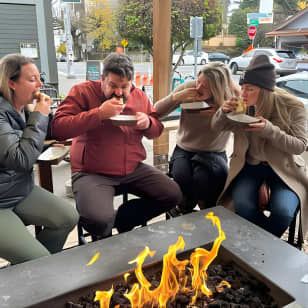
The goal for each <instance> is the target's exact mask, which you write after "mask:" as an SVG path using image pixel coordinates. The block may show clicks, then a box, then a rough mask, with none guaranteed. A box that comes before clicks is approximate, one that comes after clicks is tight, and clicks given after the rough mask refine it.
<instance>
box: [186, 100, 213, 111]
mask: <svg viewBox="0 0 308 308" xmlns="http://www.w3.org/2000/svg"><path fill="white" fill-rule="evenodd" d="M180 106H181V107H182V109H184V110H205V109H209V108H212V107H210V106H209V104H208V103H206V102H193V103H183V104H181V105H180Z"/></svg>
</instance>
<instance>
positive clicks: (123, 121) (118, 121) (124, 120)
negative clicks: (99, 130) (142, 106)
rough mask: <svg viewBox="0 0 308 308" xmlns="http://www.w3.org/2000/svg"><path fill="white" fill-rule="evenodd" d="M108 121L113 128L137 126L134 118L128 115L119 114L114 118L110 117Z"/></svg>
mask: <svg viewBox="0 0 308 308" xmlns="http://www.w3.org/2000/svg"><path fill="white" fill-rule="evenodd" d="M110 120H111V121H112V124H113V125H115V126H123V125H125V126H132V125H136V124H137V119H136V116H135V115H129V114H119V115H117V116H115V117H111V118H110Z"/></svg>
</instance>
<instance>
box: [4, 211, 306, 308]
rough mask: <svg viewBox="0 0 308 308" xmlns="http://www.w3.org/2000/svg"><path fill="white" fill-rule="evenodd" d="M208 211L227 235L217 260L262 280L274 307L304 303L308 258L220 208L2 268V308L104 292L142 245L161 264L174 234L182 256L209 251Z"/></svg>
mask: <svg viewBox="0 0 308 308" xmlns="http://www.w3.org/2000/svg"><path fill="white" fill-rule="evenodd" d="M209 211H212V212H214V213H215V215H216V216H218V217H219V218H220V220H221V224H222V229H223V230H224V232H225V234H226V240H225V241H224V242H223V244H222V245H223V247H220V250H219V255H218V259H217V260H218V261H220V260H225V261H230V260H231V261H233V262H234V263H235V264H237V266H239V267H241V268H243V269H245V270H246V271H247V272H248V273H250V274H252V275H253V276H254V277H256V279H258V280H260V281H262V282H263V283H265V284H266V286H267V287H268V288H270V293H271V295H272V296H273V298H275V299H276V300H277V301H278V302H277V303H278V307H300V306H299V305H301V306H302V307H308V284H307V283H305V281H306V280H305V279H307V278H305V275H307V274H308V257H307V256H306V255H305V254H304V253H302V252H300V251H298V250H297V249H295V248H294V247H292V246H290V245H288V244H287V243H285V242H283V241H281V240H280V239H277V238H276V237H274V236H272V235H271V234H269V233H267V232H266V231H264V230H262V229H260V228H258V227H256V226H254V225H252V224H251V223H249V222H247V221H245V220H244V219H242V218H240V217H238V216H237V215H235V214H234V213H232V212H230V211H228V210H226V209H224V208H222V207H215V208H211V209H208V210H204V211H201V212H196V213H192V214H190V215H185V216H182V217H178V218H176V219H172V220H170V221H164V222H159V223H156V224H153V225H149V226H147V227H145V228H140V229H137V230H134V231H132V232H128V233H125V234H121V235H118V236H114V237H111V238H108V239H105V240H102V241H99V242H95V243H91V244H88V245H86V246H82V247H76V248H73V249H70V250H67V251H64V252H62V253H59V254H57V255H53V256H51V257H45V258H41V259H38V260H35V261H31V262H27V263H24V264H21V265H17V266H13V267H10V268H7V269H3V270H1V272H0V273H1V279H0V306H1V307H10V308H13V307H14V308H18V307H53V308H55V307H66V306H65V304H66V303H67V302H68V301H74V302H75V301H76V300H77V299H78V298H79V297H80V296H82V295H86V294H89V293H90V292H94V291H96V290H108V287H110V285H111V284H112V283H114V281H116V280H117V279H120V277H121V279H122V280H123V276H122V274H121V273H124V272H127V271H132V270H133V269H134V268H135V264H128V262H129V261H130V260H133V259H135V258H136V256H137V255H138V253H139V252H140V251H142V250H143V249H144V247H145V246H148V247H150V249H151V250H156V254H155V255H154V256H153V258H151V259H150V260H149V261H151V262H152V263H153V264H154V265H157V264H160V263H161V259H162V257H163V255H164V254H165V253H166V252H167V250H168V247H169V246H170V245H171V244H174V243H176V242H177V240H178V236H182V237H183V238H184V240H185V242H186V246H185V249H184V252H183V253H184V254H187V253H189V252H190V251H192V250H193V249H195V248H196V247H205V248H206V249H210V247H212V243H213V241H214V240H215V238H216V237H217V230H216V229H215V228H213V226H212V224H211V222H209V221H207V220H205V219H204V216H205V214H206V213H207V212H209ZM96 252H100V253H101V256H100V258H99V259H98V260H97V261H96V262H95V264H93V265H92V266H85V265H86V264H87V263H88V261H89V260H90V259H91V258H92V256H93V255H94V254H95V253H96ZM147 261H148V260H147ZM153 264H151V265H152V266H153ZM149 266H150V264H148V265H147V267H149ZM154 267H155V266H154ZM295 303H296V304H295Z"/></svg>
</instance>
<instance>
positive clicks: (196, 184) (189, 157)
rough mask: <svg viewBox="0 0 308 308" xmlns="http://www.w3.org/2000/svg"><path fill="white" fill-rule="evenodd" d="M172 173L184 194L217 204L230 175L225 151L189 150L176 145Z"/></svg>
mask: <svg viewBox="0 0 308 308" xmlns="http://www.w3.org/2000/svg"><path fill="white" fill-rule="evenodd" d="M170 167H171V174H172V176H173V178H174V180H175V181H176V182H177V183H178V184H179V186H180V187H181V190H182V192H183V195H184V196H186V197H188V198H190V199H193V200H195V201H196V202H197V200H202V201H204V202H205V204H206V207H211V206H215V205H216V202H217V199H218V197H219V195H220V193H221V192H222V190H223V188H224V185H225V181H226V179H227V175H228V164H227V156H226V153H225V152H198V153H196V152H188V151H185V150H183V149H181V148H180V147H178V146H176V148H175V150H174V152H173V155H172V158H171V166H170Z"/></svg>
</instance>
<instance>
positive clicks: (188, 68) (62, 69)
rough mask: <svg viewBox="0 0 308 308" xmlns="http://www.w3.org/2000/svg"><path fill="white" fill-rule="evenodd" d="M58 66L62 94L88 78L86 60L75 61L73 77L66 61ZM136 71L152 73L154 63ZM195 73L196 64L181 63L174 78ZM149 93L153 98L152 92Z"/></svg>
mask: <svg viewBox="0 0 308 308" xmlns="http://www.w3.org/2000/svg"><path fill="white" fill-rule="evenodd" d="M57 66H58V75H59V93H60V94H61V95H67V93H68V91H69V89H70V88H71V87H72V86H73V85H74V84H77V83H79V82H82V81H85V80H86V62H73V63H72V66H71V70H70V73H71V76H72V78H66V77H67V64H66V62H57ZM134 67H135V73H136V72H140V73H141V75H143V74H144V73H149V74H152V72H153V65H152V63H151V62H146V63H135V64H134ZM201 67H202V66H201V65H198V69H197V71H198V70H199V69H200V68H201ZM193 75H194V66H193V65H181V66H178V67H177V69H176V73H175V74H174V76H173V78H179V77H180V78H183V79H185V78H187V77H189V78H191V77H193ZM232 78H233V79H234V81H236V82H238V81H239V79H240V75H232ZM147 94H148V95H149V97H150V98H151V96H152V95H151V93H148V89H147Z"/></svg>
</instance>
